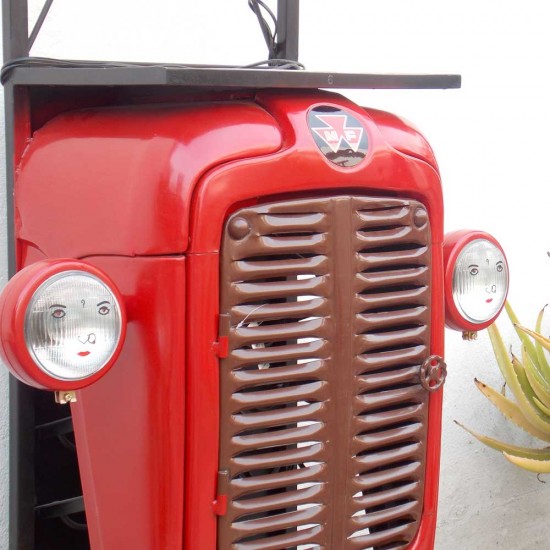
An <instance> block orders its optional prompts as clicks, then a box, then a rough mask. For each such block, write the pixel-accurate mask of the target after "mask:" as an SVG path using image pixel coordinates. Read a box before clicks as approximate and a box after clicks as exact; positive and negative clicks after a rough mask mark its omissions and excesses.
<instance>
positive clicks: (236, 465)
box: [231, 443, 326, 475]
mask: <svg viewBox="0 0 550 550" xmlns="http://www.w3.org/2000/svg"><path fill="white" fill-rule="evenodd" d="M325 461H326V452H325V450H324V447H323V445H322V444H321V443H315V444H313V445H310V446H309V447H295V448H289V449H286V450H284V451H279V452H275V453H261V454H255V455H250V456H238V457H236V458H233V459H231V472H232V473H234V474H236V475H237V474H240V473H241V472H244V471H246V470H250V469H258V468H260V469H263V468H277V467H281V466H291V465H295V464H303V463H306V462H325Z"/></svg>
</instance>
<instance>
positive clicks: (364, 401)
mask: <svg viewBox="0 0 550 550" xmlns="http://www.w3.org/2000/svg"><path fill="white" fill-rule="evenodd" d="M423 393H424V388H423V387H422V386H421V385H420V384H418V385H415V386H407V387H404V388H399V389H391V390H385V391H378V392H373V393H362V394H360V395H358V396H357V397H356V399H357V401H359V403H360V405H361V406H362V407H363V408H364V407H366V408H367V410H372V409H374V408H380V407H388V406H389V405H395V404H398V403H409V402H411V401H416V400H420V401H422V398H423V397H424V396H423Z"/></svg>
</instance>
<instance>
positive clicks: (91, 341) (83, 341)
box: [78, 332, 95, 344]
mask: <svg viewBox="0 0 550 550" xmlns="http://www.w3.org/2000/svg"><path fill="white" fill-rule="evenodd" d="M78 341H79V342H80V343H81V344H95V334H94V333H93V332H90V334H88V335H86V338H85V339H82V338H80V336H79V337H78Z"/></svg>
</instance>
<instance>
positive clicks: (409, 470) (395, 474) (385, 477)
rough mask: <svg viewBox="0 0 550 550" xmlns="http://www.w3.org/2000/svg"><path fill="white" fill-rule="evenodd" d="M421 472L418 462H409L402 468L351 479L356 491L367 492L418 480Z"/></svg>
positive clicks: (420, 465)
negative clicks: (393, 484) (391, 484)
mask: <svg viewBox="0 0 550 550" xmlns="http://www.w3.org/2000/svg"><path fill="white" fill-rule="evenodd" d="M421 470H422V464H420V462H411V463H408V464H406V465H403V466H396V467H395V468H388V469H387V470H383V471H381V472H375V473H370V474H363V475H358V476H356V477H354V478H353V484H354V485H355V487H356V491H369V490H372V489H376V488H377V487H383V486H384V485H388V484H389V483H397V482H399V481H408V480H410V479H418V477H419V474H420V473H421Z"/></svg>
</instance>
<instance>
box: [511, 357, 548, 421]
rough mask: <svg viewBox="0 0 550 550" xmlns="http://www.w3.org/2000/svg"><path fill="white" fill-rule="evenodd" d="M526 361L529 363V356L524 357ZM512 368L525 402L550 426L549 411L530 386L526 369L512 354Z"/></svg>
mask: <svg viewBox="0 0 550 550" xmlns="http://www.w3.org/2000/svg"><path fill="white" fill-rule="evenodd" d="M525 359H526V361H529V360H530V358H529V355H528V354H526V355H525ZM512 366H513V367H514V372H515V373H516V376H517V377H518V382H519V385H520V386H521V391H522V392H523V393H524V395H525V397H526V398H527V400H528V401H529V402H530V403H531V406H532V407H533V408H534V409H537V410H538V412H540V413H542V414H543V415H545V417H543V418H544V420H545V421H546V422H548V423H549V424H550V416H549V409H548V407H546V406H545V405H544V403H543V402H542V401H541V400H540V399H539V397H538V395H537V393H536V391H535V389H534V387H533V386H532V385H531V383H530V381H529V378H528V374H527V369H526V368H524V366H523V365H522V363H521V362H520V361H519V359H518V358H517V357H516V356H515V355H514V354H512Z"/></svg>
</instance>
